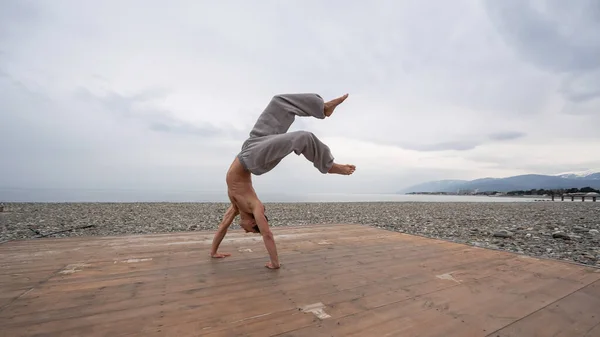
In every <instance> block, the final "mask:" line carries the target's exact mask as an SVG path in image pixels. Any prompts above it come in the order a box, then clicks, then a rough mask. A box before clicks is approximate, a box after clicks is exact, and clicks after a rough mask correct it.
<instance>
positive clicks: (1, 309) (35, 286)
mask: <svg viewBox="0 0 600 337" xmlns="http://www.w3.org/2000/svg"><path fill="white" fill-rule="evenodd" d="M67 266H68V265H66V264H65V265H63V266H62V267H60V268H58V269H57V270H56V271H54V272H53V273H52V274H50V276H48V277H46V278H45V279H43V280H41V281H39V282H38V283H37V284H35V285H33V286H32V287H30V288H29V289H27V290H25V291H23V292H22V293H21V294H20V295H19V296H17V297H15V298H13V299H12V300H10V301H9V302H8V303H6V304H5V305H3V306H2V307H0V312H2V311H4V309H6V308H8V307H9V306H11V305H12V304H13V303H15V302H16V301H17V300H19V299H20V298H21V297H23V296H25V295H27V294H28V293H29V292H31V291H32V290H33V289H35V288H37V287H39V286H41V285H43V284H44V283H46V282H48V280H50V279H51V278H53V277H54V276H56V274H58V273H59V272H60V271H61V270H63V269H65V268H66V267H67Z"/></svg>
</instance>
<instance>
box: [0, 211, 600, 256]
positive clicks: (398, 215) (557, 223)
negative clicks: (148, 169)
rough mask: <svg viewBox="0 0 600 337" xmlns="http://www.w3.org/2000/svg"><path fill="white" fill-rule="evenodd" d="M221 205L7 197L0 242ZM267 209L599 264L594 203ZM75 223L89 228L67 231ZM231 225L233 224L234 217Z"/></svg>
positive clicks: (165, 225) (301, 218)
mask: <svg viewBox="0 0 600 337" xmlns="http://www.w3.org/2000/svg"><path fill="white" fill-rule="evenodd" d="M227 207H228V205H227V204H224V203H56V204H52V203H29V204H28V203H7V204H5V209H4V212H0V242H2V241H5V240H16V239H35V238H36V237H39V236H41V235H47V236H48V237H66V236H104V235H124V234H145V233H164V232H178V231H199V230H214V229H216V228H217V226H218V224H219V221H221V218H222V216H223V213H224V212H225V210H226V209H227ZM266 207H267V216H268V217H269V220H270V224H271V225H272V226H275V227H276V226H287V225H303V224H331V223H337V224H339V223H354V224H364V225H370V226H376V227H379V228H383V229H386V230H391V231H398V232H404V233H409V234H416V235H422V236H426V237H431V238H438V239H443V240H449V241H454V242H460V243H465V244H469V245H473V246H478V247H486V248H493V249H500V250H505V251H511V252H518V253H522V254H526V255H529V256H536V257H547V258H552V259H561V260H567V261H574V262H578V263H582V264H586V265H591V266H596V267H600V234H599V230H600V203H592V202H586V203H583V202H580V203H576V202H543V203H542V202H539V203H538V202H516V203H510V202H507V203H498V202H494V203H480V202H476V203H470V202H459V203H437V202H431V203H425V202H424V203H408V202H406V203H405V202H402V203H400V202H365V203H360V202H352V203H281V204H274V203H267V204H266ZM82 226H88V228H84V229H75V230H69V229H72V228H76V227H82ZM90 226H91V227H90ZM232 229H239V226H238V225H236V224H235V223H234V225H232ZM64 230H67V231H65V232H60V233H57V234H52V233H54V232H57V231H64ZM48 234H50V235H48Z"/></svg>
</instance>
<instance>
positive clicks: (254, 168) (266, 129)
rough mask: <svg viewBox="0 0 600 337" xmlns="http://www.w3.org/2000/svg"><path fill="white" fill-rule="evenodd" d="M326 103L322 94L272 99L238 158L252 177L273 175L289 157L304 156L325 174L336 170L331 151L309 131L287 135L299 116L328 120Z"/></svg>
mask: <svg viewBox="0 0 600 337" xmlns="http://www.w3.org/2000/svg"><path fill="white" fill-rule="evenodd" d="M323 108H324V101H323V99H322V98H321V96H319V95H318V94H283V95H276V96H274V97H273V98H272V99H271V102H269V104H268V105H267V107H266V108H265V110H264V111H263V112H262V114H261V115H260V116H259V117H258V120H257V121H256V124H255V125H254V127H253V128H252V130H251V131H250V137H249V138H248V139H247V140H246V141H245V142H244V144H243V145H242V150H241V152H240V153H239V154H238V158H239V160H240V162H241V163H242V165H243V166H244V167H245V168H246V169H247V170H248V171H250V172H251V173H253V174H255V175H261V174H264V173H267V172H269V171H271V170H272V169H273V168H274V167H275V166H277V164H279V162H280V161H281V160H282V159H283V158H284V157H286V156H287V155H288V154H290V153H292V152H294V153H296V155H300V154H302V155H304V157H305V158H306V159H308V160H309V161H311V162H312V163H313V165H314V166H315V167H316V168H317V169H318V170H319V171H320V172H321V173H327V172H328V171H329V169H330V168H331V166H333V159H334V158H333V155H332V154H331V150H330V149H329V147H328V146H327V145H325V144H323V143H322V142H321V141H320V140H319V139H318V138H317V137H316V136H315V135H314V134H312V133H311V132H308V131H294V132H287V131H288V129H289V128H290V126H291V125H292V123H293V122H294V120H295V118H296V116H300V117H309V116H312V117H315V118H319V119H324V118H325V114H324V110H323Z"/></svg>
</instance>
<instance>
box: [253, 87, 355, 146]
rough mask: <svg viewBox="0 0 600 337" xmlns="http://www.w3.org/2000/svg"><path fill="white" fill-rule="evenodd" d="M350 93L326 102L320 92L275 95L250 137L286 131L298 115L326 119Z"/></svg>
mask: <svg viewBox="0 0 600 337" xmlns="http://www.w3.org/2000/svg"><path fill="white" fill-rule="evenodd" d="M346 97H348V95H344V96H342V97H338V98H336V99H334V100H331V101H329V102H324V101H323V98H321V96H320V95H318V94H308V93H307V94H282V95H275V96H274V97H273V98H272V99H271V101H270V102H269V104H268V105H267V107H266V108H265V110H264V111H263V112H262V114H261V115H260V116H259V117H258V120H257V121H256V124H255V125H254V127H253V128H252V130H251V131H250V138H254V137H264V136H270V135H276V134H283V133H286V132H287V131H288V130H289V128H290V126H291V125H292V123H293V122H294V120H295V118H296V116H298V117H315V118H318V119H324V118H325V117H328V116H330V115H331V113H333V109H335V107H336V106H337V105H339V104H340V103H342V102H343V101H344V100H345V99H346Z"/></svg>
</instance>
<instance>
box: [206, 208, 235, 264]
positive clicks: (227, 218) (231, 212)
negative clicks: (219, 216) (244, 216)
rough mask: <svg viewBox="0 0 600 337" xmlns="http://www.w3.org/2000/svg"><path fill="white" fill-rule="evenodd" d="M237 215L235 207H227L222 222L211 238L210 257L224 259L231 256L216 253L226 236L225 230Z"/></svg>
mask: <svg viewBox="0 0 600 337" xmlns="http://www.w3.org/2000/svg"><path fill="white" fill-rule="evenodd" d="M238 214H239V211H238V209H237V207H235V205H233V204H231V206H229V208H228V209H227V211H225V215H224V216H223V220H222V221H221V223H220V224H219V229H217V232H216V233H215V237H214V238H213V242H212V248H211V250H210V256H212V257H226V256H230V255H231V254H228V253H224V254H219V253H217V251H218V250H219V245H220V244H221V241H223V238H224V237H225V234H227V229H228V228H229V226H231V223H232V222H233V219H235V217H236V216H237V215H238Z"/></svg>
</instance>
